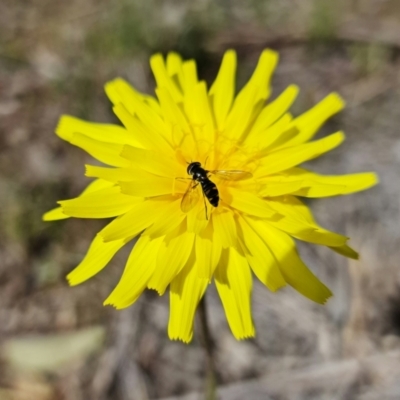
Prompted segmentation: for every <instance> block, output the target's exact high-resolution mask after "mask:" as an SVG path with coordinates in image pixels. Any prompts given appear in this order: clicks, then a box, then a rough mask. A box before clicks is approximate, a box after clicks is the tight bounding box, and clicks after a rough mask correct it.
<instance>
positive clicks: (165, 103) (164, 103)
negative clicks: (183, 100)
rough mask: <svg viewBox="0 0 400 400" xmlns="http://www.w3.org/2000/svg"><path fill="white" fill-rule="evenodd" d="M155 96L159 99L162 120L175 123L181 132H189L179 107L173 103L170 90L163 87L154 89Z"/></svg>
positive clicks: (187, 124) (189, 129)
mask: <svg viewBox="0 0 400 400" xmlns="http://www.w3.org/2000/svg"><path fill="white" fill-rule="evenodd" d="M156 93H157V97H158V99H159V101H160V105H161V110H162V113H163V115H164V120H166V121H169V122H170V123H171V124H172V125H175V126H176V127H177V128H178V129H180V130H181V131H182V132H190V131H191V128H190V126H189V123H188V121H187V119H186V116H185V115H184V113H183V112H182V110H181V108H180V107H179V106H178V105H177V103H175V101H174V99H173V98H172V96H171V94H170V92H169V91H168V90H167V88H165V87H160V88H157V89H156Z"/></svg>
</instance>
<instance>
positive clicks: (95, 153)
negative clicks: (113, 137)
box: [71, 133, 130, 167]
mask: <svg viewBox="0 0 400 400" xmlns="http://www.w3.org/2000/svg"><path fill="white" fill-rule="evenodd" d="M71 144H73V145H75V146H77V147H80V148H81V149H83V150H85V151H86V152H87V153H88V154H90V155H91V156H92V157H94V158H96V159H97V160H99V161H101V162H103V163H104V164H108V165H112V166H114V167H128V166H129V164H130V163H129V161H128V160H126V159H124V158H122V157H121V152H122V149H123V147H124V145H122V144H116V143H109V142H100V141H98V140H95V139H91V138H89V137H88V136H86V135H82V134H80V133H74V135H73V136H72V138H71Z"/></svg>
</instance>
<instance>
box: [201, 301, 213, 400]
mask: <svg viewBox="0 0 400 400" xmlns="http://www.w3.org/2000/svg"><path fill="white" fill-rule="evenodd" d="M198 312H199V320H200V331H201V341H202V342H203V346H204V349H205V352H206V382H205V400H217V374H216V369H215V362H214V341H213V340H212V337H211V333H210V328H209V326H208V319H207V307H206V300H205V296H203V297H202V299H201V300H200V303H199V307H198Z"/></svg>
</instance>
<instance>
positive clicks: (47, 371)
mask: <svg viewBox="0 0 400 400" xmlns="http://www.w3.org/2000/svg"><path fill="white" fill-rule="evenodd" d="M265 47H271V48H273V49H276V50H278V51H279V52H280V55H281V61H280V64H279V66H278V69H277V71H276V73H275V77H274V80H273V89H274V94H273V96H276V95H277V94H279V93H280V92H281V91H282V90H283V89H284V88H285V87H286V86H287V85H289V84H290V83H295V84H297V85H299V86H300V88H301V93H300V96H299V98H298V100H297V101H296V103H295V105H294V108H293V113H294V114H295V115H298V114H299V113H301V112H303V111H305V110H306V109H308V108H309V107H311V106H312V105H313V104H315V103H316V102H317V101H319V100H320V99H322V98H323V97H324V96H325V95H327V94H328V93H330V92H332V91H337V92H339V93H340V94H341V95H342V96H343V97H344V98H345V99H346V101H347V105H348V106H347V108H346V109H345V111H344V112H342V113H341V114H340V115H338V116H335V117H334V118H333V119H332V120H331V121H330V122H329V123H328V124H327V125H326V126H325V127H324V129H323V130H322V131H321V135H324V134H326V133H331V132H335V131H336V130H338V129H343V130H344V131H345V132H346V134H347V141H346V142H345V144H344V145H343V146H342V147H340V148H338V149H336V150H334V151H333V152H331V153H329V154H327V155H325V156H324V157H323V158H321V159H318V160H315V161H313V162H312V163H309V165H308V166H310V167H311V168H312V169H314V170H316V171H318V172H321V173H351V172H361V171H376V172H377V173H378V174H379V175H380V179H381V184H380V185H379V186H377V187H375V188H373V189H371V190H369V191H367V192H362V193H359V194H355V195H352V196H346V197H337V198H330V199H321V200H312V201H309V203H310V205H311V207H312V209H313V211H314V212H315V215H316V218H317V220H318V221H319V222H320V223H321V224H322V225H323V226H325V227H327V228H328V229H331V230H335V231H338V232H340V233H343V234H346V235H348V236H351V238H352V239H351V245H352V246H353V247H355V248H356V249H357V250H359V251H360V253H361V260H360V261H358V262H355V261H352V260H347V259H345V258H342V257H341V256H339V255H337V254H335V253H332V252H331V251H330V250H329V249H326V248H322V247H319V246H311V245H304V244H300V252H301V254H302V256H303V258H304V259H305V261H306V262H307V263H308V265H309V266H310V267H311V268H312V269H313V270H314V271H315V272H316V273H317V275H318V276H320V277H321V278H322V279H323V280H324V281H325V282H326V283H327V284H328V285H329V286H330V287H331V289H332V290H333V292H334V294H335V296H334V297H333V298H332V299H331V300H330V301H329V302H328V304H327V305H326V306H318V305H315V304H313V303H311V302H310V301H308V300H306V299H304V298H302V297H301V296H300V295H299V294H297V293H295V292H294V291H293V290H291V289H289V288H288V289H284V290H282V291H280V292H279V293H277V294H272V293H269V292H268V291H267V289H265V288H264V287H262V286H261V285H260V284H258V283H257V282H255V285H254V293H253V310H254V320H255V324H256V327H257V337H256V338H255V339H254V340H248V341H243V342H237V341H236V340H235V339H234V338H233V336H232V335H231V333H230V331H229V329H228V327H227V323H226V319H225V316H224V314H223V311H222V307H221V304H220V301H219V299H218V297H217V295H216V292H215V288H214V287H213V285H212V286H211V287H210V290H208V292H207V305H208V311H209V319H210V324H211V330H212V334H213V338H214V340H215V364H216V368H217V373H218V380H219V398H221V399H250V400H255V399H273V400H286V399H288V400H289V399H290V400H292V399H294V400H303V399H304V400H306V399H307V400H308V399H316V400H324V399H326V400H331V399H338V400H341V399H355V400H373V399H379V400H385V399H393V400H394V399H400V273H399V266H398V264H399V260H400V257H399V256H400V248H399V244H400V241H399V239H400V228H399V208H400V185H399V176H400V135H399V126H400V112H399V108H400V90H399V65H400V2H399V1H398V0H337V1H334V2H332V1H330V0H279V1H272V0H264V1H261V0H197V1H196V2H193V1H189V0H118V1H113V2H110V1H106V0H71V1H51V0H31V1H24V0H0V400H9V399H12V400H14V399H15V400H25V399H26V400H56V399H60V400H81V399H82V400H83V399H85V400H86V399H88V400H91V399H93V400H108V399H113V400H136V399H139V400H142V399H144V400H146V399H164V400H165V399H169V400H173V399H176V400H178V399H181V400H184V399H185V400H189V399H190V400H192V399H193V400H194V399H201V398H202V397H201V396H200V395H199V393H200V392H201V391H202V390H203V388H204V377H205V365H206V362H205V355H204V352H203V349H202V347H201V343H200V341H199V340H198V337H197V336H195V338H194V340H193V342H192V343H191V344H190V345H184V344H182V343H179V342H171V341H169V340H168V339H167V333H166V327H167V320H168V296H167V295H165V296H163V297H161V298H159V297H158V296H157V295H156V294H155V293H152V292H148V293H146V294H145V295H144V296H142V297H141V299H140V300H139V301H138V302H137V303H136V304H135V305H134V306H133V307H131V308H129V309H126V310H124V311H120V312H117V311H115V310H113V309H111V308H108V307H103V306H102V302H103V300H104V299H105V298H106V297H107V295H108V293H109V292H110V291H111V290H112V288H113V287H114V285H115V284H116V282H117V281H118V278H119V276H120V274H121V272H122V269H123V266H124V263H125V260H126V258H127V254H128V253H127V251H125V252H120V253H119V254H118V256H117V257H116V258H115V259H114V260H113V261H112V263H111V264H110V265H109V266H108V268H106V269H105V270H104V271H103V272H102V273H100V274H99V275H98V276H96V277H95V278H93V279H92V280H91V281H89V282H87V283H85V284H83V285H81V286H78V287H74V288H69V287H68V285H67V283H66V280H65V275H66V274H67V273H68V272H69V271H70V270H72V268H73V267H74V266H76V265H77V264H78V263H79V261H80V260H81V259H82V257H83V256H84V254H85V252H86V250H87V248H88V245H89V243H90V241H91V240H92V238H93V237H94V235H95V233H96V232H97V231H98V230H99V229H100V228H101V227H102V226H103V225H104V223H105V222H104V221H96V220H90V221H89V220H79V219H71V220H66V221H59V222H54V223H44V222H42V221H41V215H42V214H43V213H44V212H45V211H47V210H49V209H51V208H53V207H54V206H55V202H56V201H57V200H59V199H66V198H70V197H74V196H76V195H77V194H79V193H80V191H81V190H82V189H83V188H84V187H85V186H86V184H87V183H88V179H87V178H85V177H84V164H85V163H86V162H88V161H90V157H89V156H88V155H86V154H85V153H84V152H83V151H81V150H79V149H78V148H74V147H72V146H70V145H68V144H66V143H64V142H63V141H61V140H60V139H58V138H57V137H56V136H55V135H54V133H53V131H54V128H55V126H56V124H57V121H58V118H59V116H60V115H61V114H63V113H67V114H72V115H75V116H77V117H80V118H84V119H88V120H92V121H99V122H106V121H112V122H116V120H115V118H114V116H113V115H112V112H111V108H110V103H109V102H108V100H107V98H106V97H105V95H104V92H103V85H104V83H105V82H107V81H108V80H110V79H112V78H114V77H117V76H122V77H124V78H125V79H127V80H128V81H130V82H131V83H132V84H133V85H134V86H135V87H136V88H138V89H140V90H142V91H144V92H148V93H153V89H154V81H153V77H152V76H151V73H150V70H149V66H148V59H149V56H150V55H151V54H153V53H154V52H163V53H164V54H165V53H166V52H168V51H169V50H175V51H179V52H180V53H181V54H182V55H183V56H184V57H185V58H195V59H196V60H197V62H198V66H199V74H200V76H201V77H202V78H204V79H205V80H207V81H208V82H211V81H212V80H213V77H214V76H215V73H216V71H217V69H218V67H219V63H220V60H221V56H222V54H223V52H224V50H226V49H227V48H235V49H236V50H237V52H238V56H239V57H238V58H239V69H238V78H237V80H238V87H241V86H242V85H243V83H244V82H245V81H246V79H247V78H248V77H249V76H250V74H251V72H252V69H253V68H254V66H255V63H256V60H257V58H258V56H259V54H260V52H261V50H262V49H263V48H265Z"/></svg>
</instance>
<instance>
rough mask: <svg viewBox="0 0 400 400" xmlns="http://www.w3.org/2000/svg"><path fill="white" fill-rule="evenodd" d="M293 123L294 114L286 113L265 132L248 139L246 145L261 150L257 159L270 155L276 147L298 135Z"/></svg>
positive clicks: (257, 154)
mask: <svg viewBox="0 0 400 400" xmlns="http://www.w3.org/2000/svg"><path fill="white" fill-rule="evenodd" d="M292 121H293V116H292V114H290V113H286V114H284V115H282V117H281V118H279V119H278V120H277V121H276V122H275V123H273V124H272V125H271V126H270V127H268V128H267V129H265V130H264V131H259V132H258V133H256V134H254V135H252V136H250V137H246V144H247V145H249V146H254V148H255V149H256V150H259V149H260V148H261V150H260V151H258V152H257V153H256V157H257V158H262V157H264V156H265V155H267V154H270V153H271V152H272V151H273V150H274V148H275V147H279V146H280V145H281V144H282V143H286V142H287V141H288V140H291V139H292V138H293V137H295V136H296V135H297V134H298V132H299V130H298V129H297V128H296V127H295V126H294V125H293V123H292Z"/></svg>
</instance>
